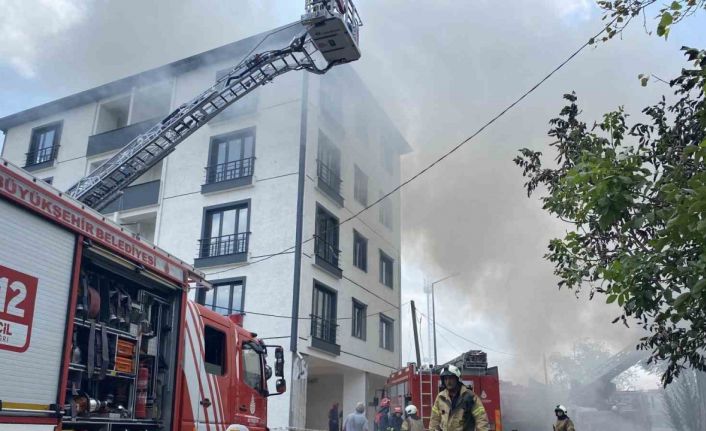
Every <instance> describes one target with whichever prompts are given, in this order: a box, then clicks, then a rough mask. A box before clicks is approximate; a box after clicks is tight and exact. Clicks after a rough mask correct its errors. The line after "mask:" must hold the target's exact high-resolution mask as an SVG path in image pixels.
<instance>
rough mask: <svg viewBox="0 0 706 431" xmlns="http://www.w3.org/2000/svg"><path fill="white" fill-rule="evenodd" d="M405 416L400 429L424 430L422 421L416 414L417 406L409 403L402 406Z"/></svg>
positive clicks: (404, 430)
mask: <svg viewBox="0 0 706 431" xmlns="http://www.w3.org/2000/svg"><path fill="white" fill-rule="evenodd" d="M404 413H405V415H406V417H405V418H404V422H402V431H424V422H422V420H421V419H419V416H417V406H415V405H414V404H410V405H408V406H407V407H405V408H404Z"/></svg>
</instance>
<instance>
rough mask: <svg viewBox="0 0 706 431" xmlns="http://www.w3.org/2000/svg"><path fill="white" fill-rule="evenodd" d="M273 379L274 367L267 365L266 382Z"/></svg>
mask: <svg viewBox="0 0 706 431" xmlns="http://www.w3.org/2000/svg"><path fill="white" fill-rule="evenodd" d="M271 378H272V367H270V366H269V365H265V380H270V379H271Z"/></svg>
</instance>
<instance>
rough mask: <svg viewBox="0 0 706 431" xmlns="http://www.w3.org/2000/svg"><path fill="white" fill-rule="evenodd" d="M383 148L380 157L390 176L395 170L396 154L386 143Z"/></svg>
mask: <svg viewBox="0 0 706 431" xmlns="http://www.w3.org/2000/svg"><path fill="white" fill-rule="evenodd" d="M381 147H382V148H381V151H380V156H381V159H382V160H381V162H382V166H383V167H384V168H385V170H386V171H387V173H388V174H391V173H392V172H393V170H394V165H395V152H394V150H393V149H392V148H390V146H389V145H387V144H386V143H385V142H383V143H382V145H381Z"/></svg>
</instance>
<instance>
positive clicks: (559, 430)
mask: <svg viewBox="0 0 706 431" xmlns="http://www.w3.org/2000/svg"><path fill="white" fill-rule="evenodd" d="M554 431H576V428H574V423H573V422H571V419H569V417H568V416H564V419H557V420H556V423H555V424H554Z"/></svg>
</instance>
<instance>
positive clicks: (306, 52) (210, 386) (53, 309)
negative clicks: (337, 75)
mask: <svg viewBox="0 0 706 431" xmlns="http://www.w3.org/2000/svg"><path fill="white" fill-rule="evenodd" d="M305 6H306V12H305V14H304V15H303V16H302V18H301V21H300V23H301V25H302V26H303V31H302V33H301V35H300V36H298V37H296V38H295V39H294V40H293V41H292V42H291V44H290V45H289V46H287V47H285V48H282V49H278V50H270V51H265V52H259V53H255V54H253V55H249V56H248V57H247V58H245V59H244V60H243V61H241V62H240V63H239V64H238V65H237V66H235V67H233V68H232V69H231V70H230V72H229V73H227V74H226V75H224V76H223V77H221V78H220V79H219V80H218V81H217V83H216V84H215V85H214V86H213V87H211V88H209V89H208V90H206V91H204V92H203V93H201V94H200V95H198V96H196V97H195V98H194V99H193V100H191V101H190V102H188V103H185V104H183V105H181V106H180V107H179V108H177V109H176V110H175V111H174V112H172V113H171V114H169V115H168V116H167V117H166V118H165V119H163V120H162V121H160V122H159V123H157V124H155V126H154V127H152V128H151V129H150V130H148V131H147V132H145V133H144V134H142V135H140V136H138V137H137V138H135V139H134V140H132V141H131V142H129V143H127V144H126V145H125V146H124V147H123V148H122V149H121V150H120V151H118V153H117V154H116V155H115V156H114V157H112V158H111V159H109V160H108V161H106V162H105V163H104V164H103V165H101V166H99V167H98V168H97V169H96V170H94V171H93V172H91V173H90V174H88V176H86V177H85V178H82V179H81V180H79V181H78V183H76V185H74V186H73V187H71V188H70V189H69V190H68V191H66V192H62V191H60V190H57V189H55V188H53V187H52V186H50V185H49V184H46V183H45V182H43V181H41V180H39V179H37V178H36V177H33V176H32V175H30V174H29V173H27V172H26V171H24V170H23V169H21V168H19V167H17V166H15V165H13V164H12V163H10V162H9V161H6V160H3V159H0V431H16V430H17V431H19V430H37V431H39V430H77V431H84V430H87V431H98V430H100V431H112V430H120V431H123V430H125V431H127V430H141V431H142V430H189V431H194V430H208V431H211V430H214V431H226V430H228V431H232V430H238V431H247V430H249V429H252V430H259V431H265V430H266V429H267V397H269V396H271V395H277V394H281V393H283V392H284V391H285V390H286V382H285V380H284V351H283V349H282V347H280V346H268V345H266V344H265V343H264V342H263V341H262V340H260V339H258V338H257V335H256V334H255V333H253V332H250V331H248V330H246V329H245V328H243V325H242V323H243V322H242V316H240V315H235V316H222V315H220V314H217V313H215V312H213V311H211V310H209V309H206V308H205V307H202V306H200V305H198V304H195V303H193V302H191V301H190V300H189V299H188V292H189V290H190V289H208V288H210V285H209V283H208V282H207V281H206V276H205V275H204V274H203V273H201V272H199V271H197V270H196V269H194V268H193V266H191V265H190V264H188V263H186V262H183V261H181V260H179V259H178V258H176V257H175V256H173V255H171V254H170V253H168V252H166V251H164V250H161V249H160V248H158V247H156V246H155V245H153V244H150V243H149V242H147V241H145V240H144V239H142V238H140V237H139V235H136V234H133V233H131V232H130V231H129V230H127V229H126V228H124V227H122V226H119V225H117V224H115V223H113V222H111V221H110V220H109V219H108V218H106V217H105V216H104V215H103V214H101V213H100V212H99V210H100V209H102V208H105V206H106V205H108V204H109V203H110V202H111V201H112V200H114V199H116V198H117V197H118V196H119V195H120V193H121V191H122V190H123V189H124V188H125V187H127V186H128V185H129V184H130V183H131V182H132V181H134V180H135V179H136V178H138V177H139V176H140V175H142V174H144V173H145V172H146V171H147V170H149V169H150V168H151V167H152V166H154V165H155V164H156V163H158V162H159V161H160V160H162V159H163V158H164V157H166V156H167V155H168V154H170V153H171V152H172V151H174V149H175V147H176V146H177V145H178V144H179V143H181V142H183V141H184V140H185V139H186V138H187V137H189V136H190V135H191V134H192V133H194V132H195V131H196V130H197V129H198V128H200V127H201V126H203V125H204V124H206V123H208V121H209V120H210V119H211V118H213V117H215V116H216V115H218V114H219V113H221V112H222V111H223V110H224V109H226V108H227V107H228V106H230V105H232V104H233V103H236V102H237V101H238V100H240V99H241V98H242V97H244V96H245V95H247V94H248V93H249V92H251V91H252V90H254V89H255V88H257V87H259V86H262V85H265V84H267V83H269V82H271V81H272V80H273V79H274V78H275V77H277V76H279V75H281V74H283V73H286V72H289V71H296V70H306V71H309V72H312V73H317V74H323V73H326V72H327V71H328V70H329V69H331V68H332V67H334V66H336V65H338V64H343V63H347V62H351V61H355V60H357V59H358V58H360V51H359V49H358V45H357V44H358V28H359V27H360V26H361V25H362V22H361V21H360V18H359V16H358V13H357V11H356V9H355V6H354V5H353V3H352V1H351V0H335V1H334V0H306V2H305ZM297 24H299V23H297ZM272 350H274V370H273V369H272V368H271V367H270V366H269V365H268V364H267V360H266V359H267V355H268V352H270V351H272ZM273 374H274V376H276V377H277V379H276V382H275V385H274V386H275V390H274V391H273V392H270V391H269V388H268V381H269V380H270V378H271V377H272V375H273Z"/></svg>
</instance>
